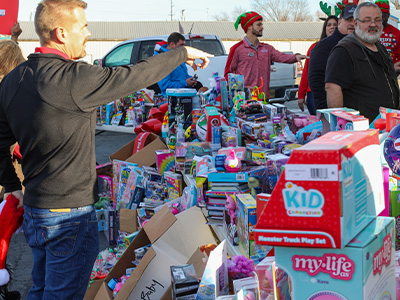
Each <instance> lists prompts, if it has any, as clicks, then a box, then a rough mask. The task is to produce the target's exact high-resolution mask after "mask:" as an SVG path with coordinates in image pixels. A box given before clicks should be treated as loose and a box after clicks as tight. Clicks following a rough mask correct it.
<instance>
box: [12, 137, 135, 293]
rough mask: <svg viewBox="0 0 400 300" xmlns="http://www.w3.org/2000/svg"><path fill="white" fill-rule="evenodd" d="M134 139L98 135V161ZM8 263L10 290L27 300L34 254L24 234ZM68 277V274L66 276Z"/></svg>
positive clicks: (105, 244)
mask: <svg viewBox="0 0 400 300" xmlns="http://www.w3.org/2000/svg"><path fill="white" fill-rule="evenodd" d="M133 138H134V135H132V134H125V133H115V132H103V133H101V134H98V135H96V139H95V142H96V161H97V163H99V164H103V163H106V162H108V161H109V156H110V154H112V153H114V152H115V151H116V150H118V149H119V148H121V147H122V146H123V145H125V144H127V143H128V142H130V141H131V140H132V139H133ZM99 236H100V250H103V249H106V248H108V247H109V245H108V242H107V240H106V238H105V235H104V233H103V232H100V234H99ZM7 263H8V264H10V265H11V266H12V268H13V270H14V274H13V279H12V281H11V284H10V287H9V290H11V291H19V292H20V293H21V295H22V299H23V300H24V299H26V297H27V294H28V291H29V289H30V288H31V286H32V279H31V270H32V264H33V261H32V254H31V250H30V248H29V246H28V245H27V243H26V240H25V237H24V233H23V232H20V233H18V234H14V235H13V237H12V239H11V242H10V247H9V250H8V257H7ZM66 276H67V274H66Z"/></svg>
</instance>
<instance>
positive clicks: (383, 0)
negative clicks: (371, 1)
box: [375, 0, 390, 14]
mask: <svg viewBox="0 0 400 300" xmlns="http://www.w3.org/2000/svg"><path fill="white" fill-rule="evenodd" d="M375 4H376V5H378V7H379V8H380V9H381V11H382V12H383V13H388V14H390V5H389V1H388V0H379V1H375Z"/></svg>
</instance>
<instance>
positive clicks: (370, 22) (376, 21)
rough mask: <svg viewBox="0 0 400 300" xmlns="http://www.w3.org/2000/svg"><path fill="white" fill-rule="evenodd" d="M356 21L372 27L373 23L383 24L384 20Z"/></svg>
mask: <svg viewBox="0 0 400 300" xmlns="http://www.w3.org/2000/svg"><path fill="white" fill-rule="evenodd" d="M356 20H358V21H360V22H361V23H363V24H367V25H371V24H372V23H375V25H380V24H382V19H375V20H360V19H356Z"/></svg>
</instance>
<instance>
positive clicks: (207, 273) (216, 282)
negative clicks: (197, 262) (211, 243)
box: [196, 241, 229, 300]
mask: <svg viewBox="0 0 400 300" xmlns="http://www.w3.org/2000/svg"><path fill="white" fill-rule="evenodd" d="M228 291H229V285H228V264H227V252H226V241H222V242H221V243H220V244H219V245H218V247H217V248H215V249H214V250H213V251H211V253H210V256H209V258H208V261H207V265H206V269H205V270H204V273H203V277H202V279H201V282H200V288H199V290H198V292H197V296H196V300H214V299H215V298H216V297H218V296H220V295H227V294H228Z"/></svg>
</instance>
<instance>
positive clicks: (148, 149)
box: [110, 133, 168, 167]
mask: <svg viewBox="0 0 400 300" xmlns="http://www.w3.org/2000/svg"><path fill="white" fill-rule="evenodd" d="M134 145H135V141H134V140H133V141H131V142H129V143H128V144H126V145H125V146H123V147H122V148H120V149H119V150H117V151H116V152H114V153H113V154H111V155H110V160H114V159H118V160H124V161H127V162H132V163H137V164H138V165H139V167H142V166H148V167H152V166H155V165H156V163H157V156H156V153H155V151H156V150H160V149H168V147H167V146H166V145H165V143H164V142H163V141H162V139H161V138H160V137H159V136H158V135H156V134H154V133H151V134H150V135H149V136H148V138H147V139H146V141H145V143H144V147H143V148H142V149H141V150H139V151H138V152H137V153H135V154H132V153H133V149H134Z"/></svg>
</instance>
